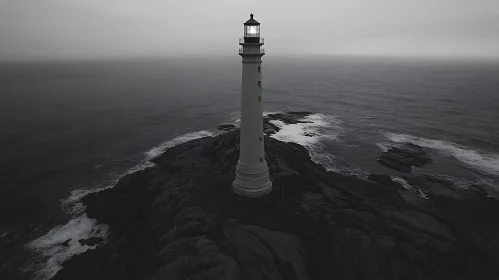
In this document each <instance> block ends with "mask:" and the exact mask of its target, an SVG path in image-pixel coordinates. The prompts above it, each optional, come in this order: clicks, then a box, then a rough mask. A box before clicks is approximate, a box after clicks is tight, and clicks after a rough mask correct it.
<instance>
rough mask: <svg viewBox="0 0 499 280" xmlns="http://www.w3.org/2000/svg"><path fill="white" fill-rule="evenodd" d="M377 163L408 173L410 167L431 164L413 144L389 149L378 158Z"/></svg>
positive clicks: (425, 154) (421, 150) (429, 159)
mask: <svg viewBox="0 0 499 280" xmlns="http://www.w3.org/2000/svg"><path fill="white" fill-rule="evenodd" d="M378 162H379V163H380V164H382V165H384V166H386V167H389V168H392V169H395V170H397V171H400V172H404V173H410V172H411V171H412V167H414V166H415V167H423V166H425V165H427V164H428V163H431V162H432V159H431V158H430V156H429V155H428V154H427V153H426V152H425V151H424V149H423V148H421V147H419V146H417V145H414V144H410V143H407V144H404V145H403V146H402V147H401V148H397V147H391V148H390V149H388V150H387V151H386V152H384V153H383V155H382V156H381V157H379V158H378Z"/></svg>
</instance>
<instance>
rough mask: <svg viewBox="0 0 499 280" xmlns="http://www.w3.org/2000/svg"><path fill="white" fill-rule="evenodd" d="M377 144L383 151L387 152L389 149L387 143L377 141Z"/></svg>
mask: <svg viewBox="0 0 499 280" xmlns="http://www.w3.org/2000/svg"><path fill="white" fill-rule="evenodd" d="M376 146H378V148H380V149H381V151H383V152H386V151H388V147H387V146H386V145H385V144H382V143H376Z"/></svg>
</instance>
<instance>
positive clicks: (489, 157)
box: [385, 133, 499, 175]
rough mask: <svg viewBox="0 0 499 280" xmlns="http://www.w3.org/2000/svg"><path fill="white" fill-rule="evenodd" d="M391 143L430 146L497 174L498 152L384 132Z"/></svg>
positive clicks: (477, 168)
mask: <svg viewBox="0 0 499 280" xmlns="http://www.w3.org/2000/svg"><path fill="white" fill-rule="evenodd" d="M385 136H386V137H387V138H388V139H389V140H390V141H391V142H393V143H412V144H415V145H418V146H421V147H425V148H430V149H434V150H437V151H439V152H441V153H442V154H444V155H449V156H452V157H454V158H455V159H457V160H459V161H460V162H462V163H463V164H465V165H466V166H468V167H471V168H473V169H475V170H478V171H481V172H485V173H487V174H490V175H499V154H491V153H484V152H481V151H477V150H475V149H473V148H470V147H464V146H461V145H458V144H456V143H453V142H450V141H444V140H434V139H427V138H423V137H417V136H412V135H406V134H396V133H386V134H385Z"/></svg>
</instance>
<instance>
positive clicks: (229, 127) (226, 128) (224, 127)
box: [218, 124, 236, 131]
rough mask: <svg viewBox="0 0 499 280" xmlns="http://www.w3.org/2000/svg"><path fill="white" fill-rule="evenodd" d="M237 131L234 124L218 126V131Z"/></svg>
mask: <svg viewBox="0 0 499 280" xmlns="http://www.w3.org/2000/svg"><path fill="white" fill-rule="evenodd" d="M234 129H236V126H235V125H233V124H221V125H219V126H218V130H220V131H232V130H234Z"/></svg>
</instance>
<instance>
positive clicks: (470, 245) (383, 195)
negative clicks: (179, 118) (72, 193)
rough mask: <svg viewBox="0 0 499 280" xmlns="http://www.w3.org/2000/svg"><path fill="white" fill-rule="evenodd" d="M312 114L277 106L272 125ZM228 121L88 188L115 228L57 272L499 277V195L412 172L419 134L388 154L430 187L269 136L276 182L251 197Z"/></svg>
mask: <svg viewBox="0 0 499 280" xmlns="http://www.w3.org/2000/svg"><path fill="white" fill-rule="evenodd" d="M308 114H310V113H308V112H294V113H289V114H270V115H268V116H266V117H265V121H264V123H265V132H266V134H267V135H271V134H273V133H275V132H277V131H278V130H279V128H278V127H277V126H276V125H274V124H272V123H271V122H270V120H278V121H282V122H284V123H293V122H304V121H303V117H305V116H307V115H308ZM220 129H221V130H224V131H225V133H223V134H220V135H218V136H215V137H205V138H201V139H196V140H193V141H190V142H187V143H184V144H181V145H178V146H175V147H172V148H170V149H168V150H166V151H165V152H164V153H163V154H162V155H161V156H159V157H157V158H155V159H153V160H152V161H153V162H154V163H155V164H156V165H155V166H153V167H149V168H147V169H145V170H142V171H138V172H135V173H133V174H130V175H127V176H125V177H124V178H122V179H121V180H120V181H119V183H118V184H117V185H116V186H115V187H114V188H112V189H107V190H103V191H101V192H98V193H94V194H90V195H88V196H86V197H85V198H84V199H83V203H84V204H85V205H86V207H87V215H88V216H89V217H91V218H95V219H97V220H98V221H100V222H102V223H105V224H107V225H109V226H110V228H111V232H110V234H109V236H108V237H107V242H106V243H105V244H103V245H101V246H99V247H98V248H96V249H95V250H91V251H87V252H85V253H83V254H81V255H78V256H75V257H73V258H71V259H70V260H68V261H66V262H65V263H64V264H63V266H64V268H63V269H62V270H61V271H59V272H58V273H57V274H56V275H55V276H54V277H53V279H106V280H109V279H168V280H176V279H178V280H180V279H182V280H183V279H248V280H249V279H300V280H301V279H314V280H317V279H499V269H498V268H497V263H499V219H498V218H497V216H496V215H497V213H499V202H498V201H497V200H496V199H495V198H492V197H490V196H489V195H488V193H487V191H486V190H485V189H483V188H480V187H479V186H477V187H476V188H474V189H468V190H464V189H458V188H456V187H455V186H453V185H452V184H451V183H450V184H449V183H448V182H445V180H444V181H442V180H443V179H441V178H436V177H432V176H429V175H424V176H420V175H414V174H410V169H411V168H412V166H417V164H420V165H424V164H429V163H430V162H431V158H430V159H429V160H428V158H426V157H424V151H422V150H420V149H419V148H417V146H416V147H411V148H407V147H406V150H408V151H409V152H407V151H400V150H392V151H391V152H389V151H387V152H388V153H385V154H384V155H383V156H384V161H385V163H386V162H390V163H389V165H394V164H395V162H397V161H398V162H399V164H401V165H404V167H403V168H400V170H403V172H406V173H407V174H406V175H404V177H403V178H404V179H405V180H406V181H407V182H408V183H409V184H411V185H414V186H418V188H421V189H424V190H425V197H422V196H421V195H419V194H418V193H417V192H414V191H412V190H410V189H408V188H407V187H405V186H403V184H401V183H400V182H396V181H393V180H392V178H390V177H389V176H387V175H384V174H371V175H369V177H368V180H362V179H359V178H357V177H355V176H345V175H341V174H337V173H334V172H327V171H326V170H325V169H324V168H323V167H322V166H320V165H318V164H316V163H314V162H313V161H312V160H311V159H310V156H309V154H308V151H307V150H306V149H305V148H304V147H302V146H300V145H298V144H294V143H284V142H281V141H278V140H275V139H273V138H270V137H268V136H266V137H265V148H266V160H267V162H268V164H269V169H270V174H271V179H272V181H273V191H272V193H271V194H269V195H268V196H265V197H262V198H257V199H255V198H253V199H250V198H244V197H239V196H237V195H235V194H234V193H233V192H232V180H233V179H234V168H235V165H236V162H237V159H238V155H239V154H238V153H239V150H238V148H239V147H238V143H239V130H238V129H237V128H235V127H232V126H221V127H220ZM402 149H404V148H402ZM394 152H395V153H394ZM394 154H397V155H396V156H393V155H394ZM390 155H392V156H391V157H390ZM400 155H404V156H405V157H406V158H408V159H410V162H408V161H405V162H406V163H405V164H404V159H403V157H400ZM383 156H382V157H383ZM385 165H386V164H385ZM407 166H409V170H408V168H407ZM82 242H86V244H95V242H98V240H85V241H82Z"/></svg>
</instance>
